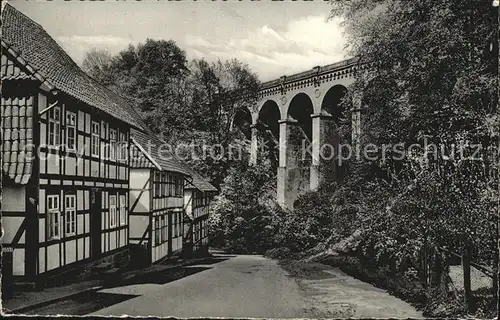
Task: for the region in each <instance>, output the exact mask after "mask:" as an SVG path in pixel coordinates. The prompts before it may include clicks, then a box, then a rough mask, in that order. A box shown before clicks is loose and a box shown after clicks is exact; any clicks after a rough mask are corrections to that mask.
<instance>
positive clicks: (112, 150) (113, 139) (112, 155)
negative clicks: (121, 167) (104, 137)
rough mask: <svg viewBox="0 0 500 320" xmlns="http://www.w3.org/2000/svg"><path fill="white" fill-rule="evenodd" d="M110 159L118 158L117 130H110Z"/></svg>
mask: <svg viewBox="0 0 500 320" xmlns="http://www.w3.org/2000/svg"><path fill="white" fill-rule="evenodd" d="M109 159H111V160H115V159H116V130H114V129H111V130H109Z"/></svg>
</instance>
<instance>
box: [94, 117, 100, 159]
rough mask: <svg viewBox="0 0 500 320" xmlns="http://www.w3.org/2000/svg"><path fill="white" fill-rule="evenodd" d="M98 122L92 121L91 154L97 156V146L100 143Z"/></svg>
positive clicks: (98, 146)
mask: <svg viewBox="0 0 500 320" xmlns="http://www.w3.org/2000/svg"><path fill="white" fill-rule="evenodd" d="M99 129H100V127H99V122H95V121H92V155H93V156H95V157H98V156H99V148H100V145H101V136H100V130H99Z"/></svg>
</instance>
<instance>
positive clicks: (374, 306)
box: [92, 255, 422, 318]
mask: <svg viewBox="0 0 500 320" xmlns="http://www.w3.org/2000/svg"><path fill="white" fill-rule="evenodd" d="M218 257H224V255H218ZM225 257H226V258H227V260H224V261H219V262H217V263H213V264H207V265H199V264H198V265H192V266H188V267H186V268H187V270H190V269H191V271H192V272H188V273H192V274H191V275H189V276H186V277H184V278H182V279H179V280H176V281H172V282H167V283H164V284H162V282H161V281H156V282H157V283H143V284H135V285H130V286H123V287H117V288H110V289H104V290H101V291H99V292H100V293H103V294H117V295H137V297H135V298H131V299H128V300H126V301H123V302H119V303H117V304H114V305H112V306H109V307H107V308H104V309H101V310H99V311H97V312H94V313H92V315H115V316H121V315H130V316H158V317H166V316H174V317H182V318H185V317H230V318H235V317H246V318H248V317H254V318H291V317H293V318H300V317H346V316H347V317H353V316H355V317H369V316H377V317H383V318H387V317H403V318H408V317H414V318H415V317H422V316H421V314H420V313H418V312H417V311H415V309H414V308H413V307H411V306H410V305H409V304H407V303H405V302H403V301H401V300H399V299H397V298H395V297H393V296H391V295H389V294H387V293H386V292H385V291H383V290H380V289H377V288H374V287H373V286H371V285H369V284H366V283H363V282H361V281H359V280H356V279H353V278H351V277H349V276H347V275H345V274H344V273H342V272H341V271H339V270H338V269H330V270H327V271H326V273H325V274H329V276H326V277H322V278H321V279H317V280H314V281H310V280H305V279H300V280H296V279H294V278H292V277H290V276H289V275H288V274H287V273H286V272H285V271H284V270H283V269H282V268H281V267H280V266H278V265H277V263H276V261H275V260H270V259H267V258H264V257H262V256H256V255H238V256H225Z"/></svg>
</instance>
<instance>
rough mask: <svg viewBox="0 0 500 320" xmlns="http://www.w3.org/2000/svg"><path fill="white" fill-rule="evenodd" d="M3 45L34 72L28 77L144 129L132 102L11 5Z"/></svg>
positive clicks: (4, 21)
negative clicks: (109, 87) (91, 71)
mask: <svg viewBox="0 0 500 320" xmlns="http://www.w3.org/2000/svg"><path fill="white" fill-rule="evenodd" d="M2 46H3V47H4V49H5V50H7V51H8V52H9V53H10V54H11V55H13V56H14V57H15V58H16V59H17V61H18V62H19V63H20V64H21V65H22V66H24V67H26V68H27V69H28V70H29V71H31V72H30V73H31V74H28V75H26V76H31V77H35V78H37V79H38V80H40V81H41V82H42V83H45V84H46V85H47V86H48V87H49V88H51V89H58V90H60V91H62V92H64V93H66V94H68V95H70V96H72V97H74V98H76V99H78V100H80V101H82V102H84V103H86V104H88V105H90V106H92V107H95V108H98V109H100V110H102V111H104V112H106V113H108V114H110V115H112V116H114V117H116V118H118V119H120V120H122V121H124V122H126V123H128V124H130V125H132V126H136V127H138V128H142V127H143V125H142V123H141V120H140V118H139V117H135V111H134V110H133V108H132V105H131V102H130V101H129V100H127V99H125V98H123V97H121V96H120V95H118V94H117V93H115V92H113V91H111V90H109V89H108V88H106V87H105V86H104V85H102V84H100V83H99V82H98V81H97V80H95V79H93V78H92V77H90V76H89V75H87V74H86V73H85V72H84V71H83V70H82V69H81V68H80V67H79V66H78V65H77V64H76V63H75V62H74V61H73V60H72V59H71V58H70V56H69V55H68V54H67V53H66V52H65V51H64V50H63V49H62V48H61V47H60V46H59V44H58V43H57V42H56V41H55V40H54V39H53V38H52V37H51V36H50V35H49V34H48V33H47V32H46V31H45V30H44V29H43V27H42V26H41V25H39V24H38V23H36V22H35V21H33V20H31V19H30V18H28V17H27V16H25V15H24V14H23V13H21V12H20V11H18V10H16V9H15V8H14V7H12V6H11V5H9V4H2ZM5 76H6V77H7V74H6V75H5ZM16 76H17V75H16ZM21 76H22V77H25V75H21ZM9 77H10V78H4V74H3V73H2V80H8V79H16V78H12V75H9Z"/></svg>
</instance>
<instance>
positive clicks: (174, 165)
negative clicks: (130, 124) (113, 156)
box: [130, 129, 193, 176]
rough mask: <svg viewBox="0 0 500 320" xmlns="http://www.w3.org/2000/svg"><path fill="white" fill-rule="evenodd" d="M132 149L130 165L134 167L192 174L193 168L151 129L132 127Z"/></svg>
mask: <svg viewBox="0 0 500 320" xmlns="http://www.w3.org/2000/svg"><path fill="white" fill-rule="evenodd" d="M130 136H131V138H132V149H131V159H130V166H131V167H132V168H145V167H146V168H157V169H158V170H162V171H163V170H165V171H175V172H180V173H182V174H185V175H187V176H191V175H192V172H193V170H192V169H191V168H190V167H189V166H188V165H187V164H186V163H184V162H183V161H181V160H179V159H178V158H177V157H176V156H175V155H174V154H173V153H172V152H170V150H169V149H168V148H167V147H166V146H165V147H163V145H164V143H163V142H162V141H161V140H160V139H159V138H157V137H156V136H155V134H153V133H152V132H151V131H146V132H143V131H139V130H136V129H132V130H131V132H130Z"/></svg>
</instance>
